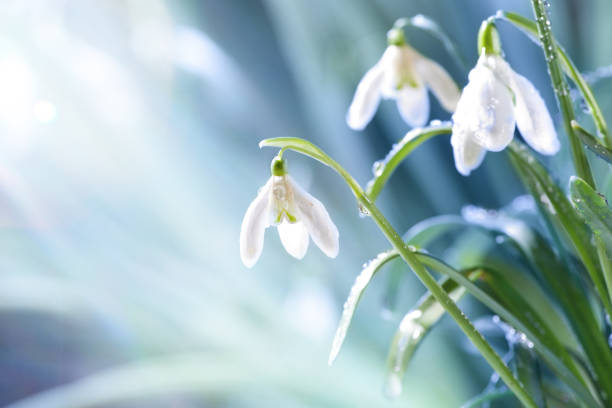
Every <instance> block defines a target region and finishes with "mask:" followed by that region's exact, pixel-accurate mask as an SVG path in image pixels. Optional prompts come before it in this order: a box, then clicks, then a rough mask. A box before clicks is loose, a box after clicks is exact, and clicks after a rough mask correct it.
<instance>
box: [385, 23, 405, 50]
mask: <svg viewBox="0 0 612 408" xmlns="http://www.w3.org/2000/svg"><path fill="white" fill-rule="evenodd" d="M387 44H389V45H398V46H399V45H404V44H406V35H405V34H404V30H403V29H402V28H399V27H393V28H392V29H390V30H389V31H388V32H387Z"/></svg>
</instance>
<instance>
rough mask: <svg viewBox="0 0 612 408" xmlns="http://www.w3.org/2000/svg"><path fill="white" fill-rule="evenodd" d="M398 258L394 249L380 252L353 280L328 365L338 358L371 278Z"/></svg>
mask: <svg viewBox="0 0 612 408" xmlns="http://www.w3.org/2000/svg"><path fill="white" fill-rule="evenodd" d="M398 256H399V253H398V252H397V251H396V250H395V249H390V250H389V251H386V252H381V253H380V254H378V256H377V257H376V258H374V259H372V260H370V261H369V262H368V263H366V264H365V265H364V268H363V269H362V271H361V273H360V274H359V276H357V279H355V283H353V286H352V287H351V291H350V292H349V295H348V297H347V299H346V301H345V302H344V307H343V309H342V316H341V317H340V323H338V328H337V329H336V334H335V336H334V340H333V341H332V347H331V351H330V353H329V360H328V363H329V365H332V364H333V363H334V361H335V360H336V357H338V353H339V352H340V349H341V348H342V344H343V343H344V339H345V338H346V333H347V331H348V328H349V326H350V325H351V320H352V319H353V315H354V314H355V309H356V308H357V304H358V303H359V300H361V296H362V295H363V292H364V291H365V289H366V288H367V287H368V285H369V284H370V282H371V281H372V278H374V275H375V274H376V272H378V270H379V269H380V268H381V267H382V266H383V265H385V264H386V263H387V262H389V261H390V260H392V259H395V258H397V257H398Z"/></svg>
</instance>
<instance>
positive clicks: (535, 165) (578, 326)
mask: <svg viewBox="0 0 612 408" xmlns="http://www.w3.org/2000/svg"><path fill="white" fill-rule="evenodd" d="M509 153H510V160H511V162H512V164H513V165H514V168H515V170H516V171H517V174H518V175H519V177H520V178H521V180H522V181H523V184H524V185H525V186H526V187H527V189H528V190H529V191H530V193H531V195H533V197H534V198H535V199H536V202H537V203H538V206H539V208H540V210H541V212H542V214H543V215H544V218H545V220H546V221H547V223H548V226H549V229H550V231H551V234H552V235H553V237H554V236H556V229H555V227H557V228H558V229H559V230H560V231H561V232H562V233H563V234H564V235H565V236H566V237H567V238H568V240H569V242H570V243H571V245H572V247H573V248H574V250H575V251H576V253H577V255H578V256H579V258H580V260H581V261H582V263H583V265H584V267H585V268H586V270H587V271H588V272H589V275H590V277H591V279H592V281H593V283H594V285H595V288H596V290H597V292H598V293H599V295H600V297H601V301H602V303H603V304H604V306H605V307H606V310H608V313H609V310H610V299H609V297H608V296H607V293H606V288H605V285H604V281H603V276H602V273H601V271H600V270H599V265H596V264H595V260H596V259H598V255H597V249H596V248H594V246H593V245H592V243H591V242H592V241H591V233H590V231H588V230H587V229H586V228H585V225H584V223H583V222H582V220H581V219H580V217H579V216H578V214H576V212H575V210H574V208H573V207H572V205H571V204H570V202H569V201H568V199H567V197H565V195H564V194H563V192H562V191H561V189H560V188H559V187H558V186H557V185H556V184H555V183H554V182H553V180H552V179H551V178H550V175H549V174H548V172H547V171H546V170H545V169H544V167H542V165H541V164H540V163H539V162H538V161H537V160H536V159H535V158H534V157H533V156H532V155H531V153H530V152H529V151H528V150H527V148H526V147H525V146H524V145H522V144H520V143H518V142H516V141H514V142H512V143H511V144H510V149H509ZM558 246H559V248H560V249H561V253H562V254H563V251H562V245H561V244H560V243H558ZM552 255H553V254H551V257H549V258H548V259H540V258H538V262H540V263H541V264H542V265H543V267H541V268H539V270H541V271H542V272H543V274H544V275H545V278H546V280H547V283H548V285H549V286H550V287H551V289H552V290H553V292H554V293H555V295H556V297H557V298H558V299H559V301H560V303H561V305H562V306H563V309H564V311H565V313H566V314H567V316H568V318H569V320H570V322H571V324H572V326H573V327H574V330H575V332H576V334H577V336H578V339H579V341H580V343H581V344H582V345H583V347H584V350H585V353H586V355H587V356H588V359H589V362H590V364H591V366H592V368H593V370H594V372H595V374H596V375H597V377H598V382H599V387H600V388H599V389H600V390H605V389H611V388H612V377H610V376H609V368H610V367H612V354H611V352H610V348H609V347H608V344H607V341H606V339H605V338H604V336H603V335H602V333H601V331H600V327H599V324H598V322H597V319H596V317H595V316H594V314H593V311H592V309H591V305H590V303H589V299H588V298H587V296H586V295H585V292H584V290H583V288H582V287H581V284H580V282H578V281H577V280H576V279H575V278H574V277H573V276H572V275H570V274H564V276H563V277H560V276H558V274H557V270H564V269H565V268H566V265H569V264H570V260H569V258H568V257H565V259H564V261H563V262H561V261H557V259H556V257H555V256H552ZM551 263H552V265H551ZM551 267H557V268H559V269H556V268H554V269H553V268H551ZM611 315H612V314H611Z"/></svg>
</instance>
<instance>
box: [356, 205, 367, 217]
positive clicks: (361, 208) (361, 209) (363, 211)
mask: <svg viewBox="0 0 612 408" xmlns="http://www.w3.org/2000/svg"><path fill="white" fill-rule="evenodd" d="M358 208H359V216H360V217H361V218H366V217H369V216H370V212H369V211H368V209H367V208H365V207H364V206H363V205H362V204H361V203H359V206H358Z"/></svg>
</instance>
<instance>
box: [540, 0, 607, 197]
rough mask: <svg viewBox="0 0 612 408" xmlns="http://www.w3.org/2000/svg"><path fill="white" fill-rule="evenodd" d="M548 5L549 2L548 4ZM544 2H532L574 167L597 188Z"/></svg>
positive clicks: (578, 173) (585, 179) (579, 174)
mask: <svg viewBox="0 0 612 408" xmlns="http://www.w3.org/2000/svg"><path fill="white" fill-rule="evenodd" d="M546 4H547V2H546ZM546 4H545V2H544V1H543V0H531V5H532V7H533V12H534V14H535V18H536V24H537V26H538V33H539V36H540V41H541V43H542V48H543V49H544V56H545V58H546V64H547V65H548V73H549V74H550V79H551V81H552V86H553V89H554V91H555V95H556V97H557V101H558V103H559V108H560V109H561V115H562V116H563V128H564V129H565V132H566V133H567V136H568V138H569V142H570V149H571V152H572V159H573V161H574V167H575V168H576V173H577V175H578V176H579V177H580V178H581V179H583V180H584V181H586V182H587V183H589V185H591V186H592V187H593V188H595V181H594V180H593V174H592V173H591V168H590V166H589V162H588V160H587V156H586V154H585V151H584V149H583V146H582V143H581V142H580V139H579V138H578V136H576V134H575V133H574V129H573V128H572V126H571V122H572V120H573V119H574V109H573V106H572V100H571V98H570V95H569V88H568V86H567V82H566V81H565V77H564V76H563V71H562V70H561V65H560V64H559V61H558V55H557V45H556V44H555V40H554V38H553V35H552V30H551V27H550V25H551V24H550V19H549V18H548V15H547V12H546V7H547V5H546Z"/></svg>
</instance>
